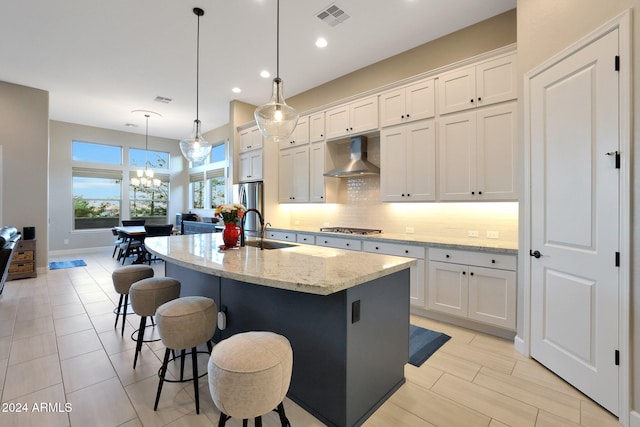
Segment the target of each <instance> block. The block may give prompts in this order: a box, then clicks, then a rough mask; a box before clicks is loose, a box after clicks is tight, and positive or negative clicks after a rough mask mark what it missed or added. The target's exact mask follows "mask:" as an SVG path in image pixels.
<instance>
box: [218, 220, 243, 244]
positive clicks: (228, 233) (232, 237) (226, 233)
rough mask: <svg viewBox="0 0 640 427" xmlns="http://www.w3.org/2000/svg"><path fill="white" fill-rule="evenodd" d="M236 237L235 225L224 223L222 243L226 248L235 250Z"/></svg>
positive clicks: (236, 229)
mask: <svg viewBox="0 0 640 427" xmlns="http://www.w3.org/2000/svg"><path fill="white" fill-rule="evenodd" d="M238 236H239V234H238V228H237V227H236V225H235V224H231V223H229V224H226V223H225V225H224V230H222V241H223V242H224V245H225V246H226V247H227V248H235V247H236V246H237V245H238Z"/></svg>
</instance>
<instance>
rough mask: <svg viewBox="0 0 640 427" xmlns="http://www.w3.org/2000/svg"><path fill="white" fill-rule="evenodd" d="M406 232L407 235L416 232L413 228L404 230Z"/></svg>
mask: <svg viewBox="0 0 640 427" xmlns="http://www.w3.org/2000/svg"><path fill="white" fill-rule="evenodd" d="M404 232H405V233H413V232H414V229H413V227H406V228H405V229H404Z"/></svg>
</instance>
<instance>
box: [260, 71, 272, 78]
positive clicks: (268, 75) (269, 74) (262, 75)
mask: <svg viewBox="0 0 640 427" xmlns="http://www.w3.org/2000/svg"><path fill="white" fill-rule="evenodd" d="M260 77H262V78H263V79H268V78H269V77H271V73H270V72H268V71H267V70H262V71H260Z"/></svg>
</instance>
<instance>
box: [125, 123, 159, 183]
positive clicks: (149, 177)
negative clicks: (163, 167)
mask: <svg viewBox="0 0 640 427" xmlns="http://www.w3.org/2000/svg"><path fill="white" fill-rule="evenodd" d="M149 116H150V114H149V113H146V114H145V115H144V117H145V118H146V122H147V124H146V130H145V135H144V158H145V160H144V169H138V170H137V171H136V175H137V177H136V178H131V185H133V186H134V187H146V188H150V187H160V185H161V184H162V182H161V181H160V180H159V179H158V178H154V177H153V170H151V169H149Z"/></svg>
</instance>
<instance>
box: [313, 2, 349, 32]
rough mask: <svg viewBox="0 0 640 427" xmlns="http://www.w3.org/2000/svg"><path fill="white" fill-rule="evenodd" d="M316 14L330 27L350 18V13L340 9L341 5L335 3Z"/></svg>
mask: <svg viewBox="0 0 640 427" xmlns="http://www.w3.org/2000/svg"><path fill="white" fill-rule="evenodd" d="M316 16H317V17H318V18H320V20H321V21H323V22H326V23H327V25H329V26H330V27H335V26H336V25H338V24H340V23H342V22H344V21H346V20H347V19H348V18H349V15H347V14H346V13H345V11H344V10H342V9H340V7H338V6H336V4H335V3H334V4H332V5H330V6H327V7H326V8H324V9H322V10H321V11H320V12H318V13H317V14H316Z"/></svg>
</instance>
